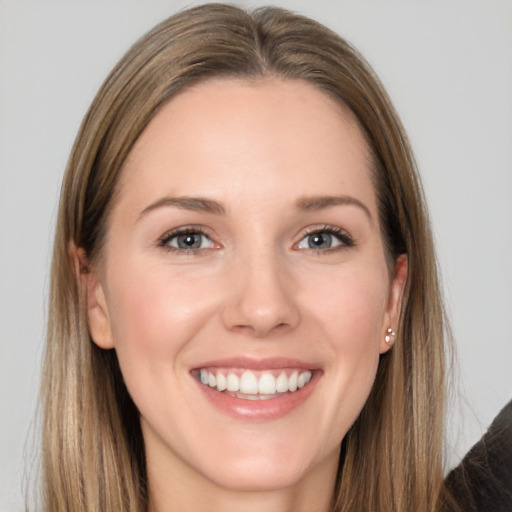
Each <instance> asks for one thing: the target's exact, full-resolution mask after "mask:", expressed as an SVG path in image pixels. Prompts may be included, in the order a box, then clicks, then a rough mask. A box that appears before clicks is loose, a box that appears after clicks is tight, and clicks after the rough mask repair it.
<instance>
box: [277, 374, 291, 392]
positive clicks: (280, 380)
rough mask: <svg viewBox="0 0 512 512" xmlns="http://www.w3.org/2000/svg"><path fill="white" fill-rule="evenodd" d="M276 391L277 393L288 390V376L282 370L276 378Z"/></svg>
mask: <svg viewBox="0 0 512 512" xmlns="http://www.w3.org/2000/svg"><path fill="white" fill-rule="evenodd" d="M276 391H277V392H278V393H286V392H287V391H288V377H287V376H286V373H284V372H282V373H281V374H280V375H279V377H277V379H276Z"/></svg>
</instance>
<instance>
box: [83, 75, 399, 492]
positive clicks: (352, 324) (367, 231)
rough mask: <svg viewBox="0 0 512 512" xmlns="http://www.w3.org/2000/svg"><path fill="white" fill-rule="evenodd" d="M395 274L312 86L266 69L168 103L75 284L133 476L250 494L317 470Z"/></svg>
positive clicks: (372, 343)
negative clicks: (141, 453) (138, 454)
mask: <svg viewBox="0 0 512 512" xmlns="http://www.w3.org/2000/svg"><path fill="white" fill-rule="evenodd" d="M404 278H405V263H404V262H403V261H402V260H399V261H398V263H397V264H396V266H394V267H393V268H389V262H388V260H387V258H386V254H385V251H384V247H383V241H382V238H381V235H380V226H379V219H378V212H377V202H376V197H375V192H374V187H373V185H372V180H371V176H370V170H369V157H368V151H367V147H366V145H365V142H364V139H363V137H362V135H361V133H360V131H359V129H358V127H357V125H356V123H355V121H354V120H353V118H352V116H351V115H350V114H349V113H348V112H345V111H343V110H342V109H341V108H340V107H339V106H338V105H337V104H335V103H334V102H333V101H332V100H331V99H330V98H329V97H327V96H326V95H324V94H323V93H322V92H319V91H318V90H316V89H315V88H314V87H313V86H312V85H309V84H306V83H302V82H299V81H279V80H277V79H272V80H271V79H267V80H262V81H258V82H254V83H246V82H242V81H237V80H216V81H210V82H206V83H203V84H199V85H197V86H195V87H193V88H190V89H188V90H186V91H185V92H182V93H181V94H180V95H178V96H177V97H175V98H174V99H172V100H171V101H170V102H169V103H168V104H167V105H166V106H164V107H163V108H162V110H161V111H160V112H159V113H158V114H157V116H156V117H155V118H154V119H153V120H152V121H151V123H150V124H149V126H148V127H147V128H146V130H145V131H144V132H143V134H142V135H141V137H140V138H139V139H138V141H137V143H136V145H135V146H134V148H133V150H132V152H131V154H130V156H129V159H128V162H127V164H126V166H125V169H124V170H123V174H122V178H121V181H120V184H119V194H118V197H117V199H116V203H115V205H114V206H113V210H112V213H111V216H110V219H109V224H108V230H107V236H106V244H105V247H104V253H103V257H102V260H101V265H99V267H98V268H96V270H95V271H93V272H92V273H91V274H88V276H87V277H86V279H87V285H88V307H89V327H90V330H91V335H92V337H93V339H94V341H95V342H96V343H97V344H98V345H99V346H100V347H102V348H106V349H107V348H114V349H115V350H116V352H117V355H118V358H119V363H120V366H121V370H122V373H123V376H124V379H125V382H126V384H127V387H128V390H129V392H130V394H131V396H132V398H133V400H134V402H135V404H136V405H137V407H138V409H139V411H140V415H141V424H142V430H143V435H144V440H145V445H146V450H147V461H148V469H149V473H150V475H151V472H152V471H157V469H156V468H158V471H163V472H165V473H166V474H169V475H172V474H176V475H178V474H181V475H183V474H186V475H188V476H189V478H191V479H193V478H195V479H199V480H201V479H202V480H204V481H207V482H209V483H213V484H214V485H219V486H222V487H229V488H234V489H243V490H247V489H255V490H263V489H277V488H283V487H287V486H291V485H295V484H297V483H298V482H301V481H305V480H307V479H308V478H313V475H315V473H316V472H319V471H325V468H328V471H329V472H330V473H331V474H332V473H335V472H336V465H337V460H338V452H339V445H340V442H341V440H342V438H343V437H344V435H345V433H346V432H347V430H348V429H349V427H350V426H351V425H352V423H353V422H354V421H355V419H356V417H357V416H358V414H359V412H360V410H361V408H362V407H363V405H364V403H365V401H366V399H367V397H368V394H369V392H370V389H371V387H372V384H373V381H374V378H375V374H376V370H377V366H378V361H379V354H381V353H383V352H384V351H386V350H387V349H388V348H389V346H390V345H389V344H386V342H385V335H386V330H387V329H388V328H389V327H391V328H394V329H396V326H397V321H398V318H397V315H398V311H399V305H400V304H399V303H400V298H401V293H402V288H403V282H404Z"/></svg>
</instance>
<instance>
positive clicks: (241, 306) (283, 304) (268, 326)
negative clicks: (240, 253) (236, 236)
mask: <svg viewBox="0 0 512 512" xmlns="http://www.w3.org/2000/svg"><path fill="white" fill-rule="evenodd" d="M230 274H231V277H230V283H229V284H230V285H231V290H230V291H229V299H228V301H227V303H226V306H225V308H224V312H223V321H224V324H225V326H226V328H227V329H229V330H231V331H239V332H245V333H248V334H250V335H251V336H254V337H255V338H264V337H266V336H269V335H271V334H272V333H276V332H286V331H289V330H292V329H294V328H295V327H297V325H298V324H299V322H300V312H299V308H298V305H297V303H296V296H295V294H294V285H293V279H292V277H291V275H290V273H289V272H287V270H286V268H285V265H284V264H280V262H279V261H278V258H277V257H273V256H272V255H271V254H266V255H265V256H263V255H262V254H261V253H260V254H252V255H250V256H249V257H247V258H240V259H239V260H238V261H237V262H236V263H235V265H234V268H233V267H232V268H231V272H230Z"/></svg>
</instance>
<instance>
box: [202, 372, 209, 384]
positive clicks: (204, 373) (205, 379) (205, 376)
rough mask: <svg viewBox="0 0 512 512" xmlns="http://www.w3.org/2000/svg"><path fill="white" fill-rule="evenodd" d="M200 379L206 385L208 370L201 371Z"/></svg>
mask: <svg viewBox="0 0 512 512" xmlns="http://www.w3.org/2000/svg"><path fill="white" fill-rule="evenodd" d="M200 378H201V382H202V383H203V384H205V385H206V384H208V370H201V373H200Z"/></svg>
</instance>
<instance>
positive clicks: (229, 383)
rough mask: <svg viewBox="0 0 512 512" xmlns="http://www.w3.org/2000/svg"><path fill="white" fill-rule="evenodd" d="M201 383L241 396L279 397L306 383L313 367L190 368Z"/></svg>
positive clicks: (309, 379)
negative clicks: (304, 368) (265, 368)
mask: <svg viewBox="0 0 512 512" xmlns="http://www.w3.org/2000/svg"><path fill="white" fill-rule="evenodd" d="M194 374H195V377H196V378H197V379H198V380H199V382H201V384H203V385H204V386H207V387H209V388H210V389H213V390H216V391H218V392H221V393H225V394H227V395H230V396H232V397H235V398H240V399H242V400H269V399H274V398H280V397H283V396H286V395H290V394H292V393H296V392H297V391H298V390H300V389H302V388H303V387H305V386H307V385H308V384H309V383H310V382H311V378H312V377H313V371H311V370H303V369H295V368H283V369H279V370H266V371H265V370H263V371H262V370H250V369H242V368H231V369H228V368H201V369H199V370H196V371H195V372H194Z"/></svg>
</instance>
